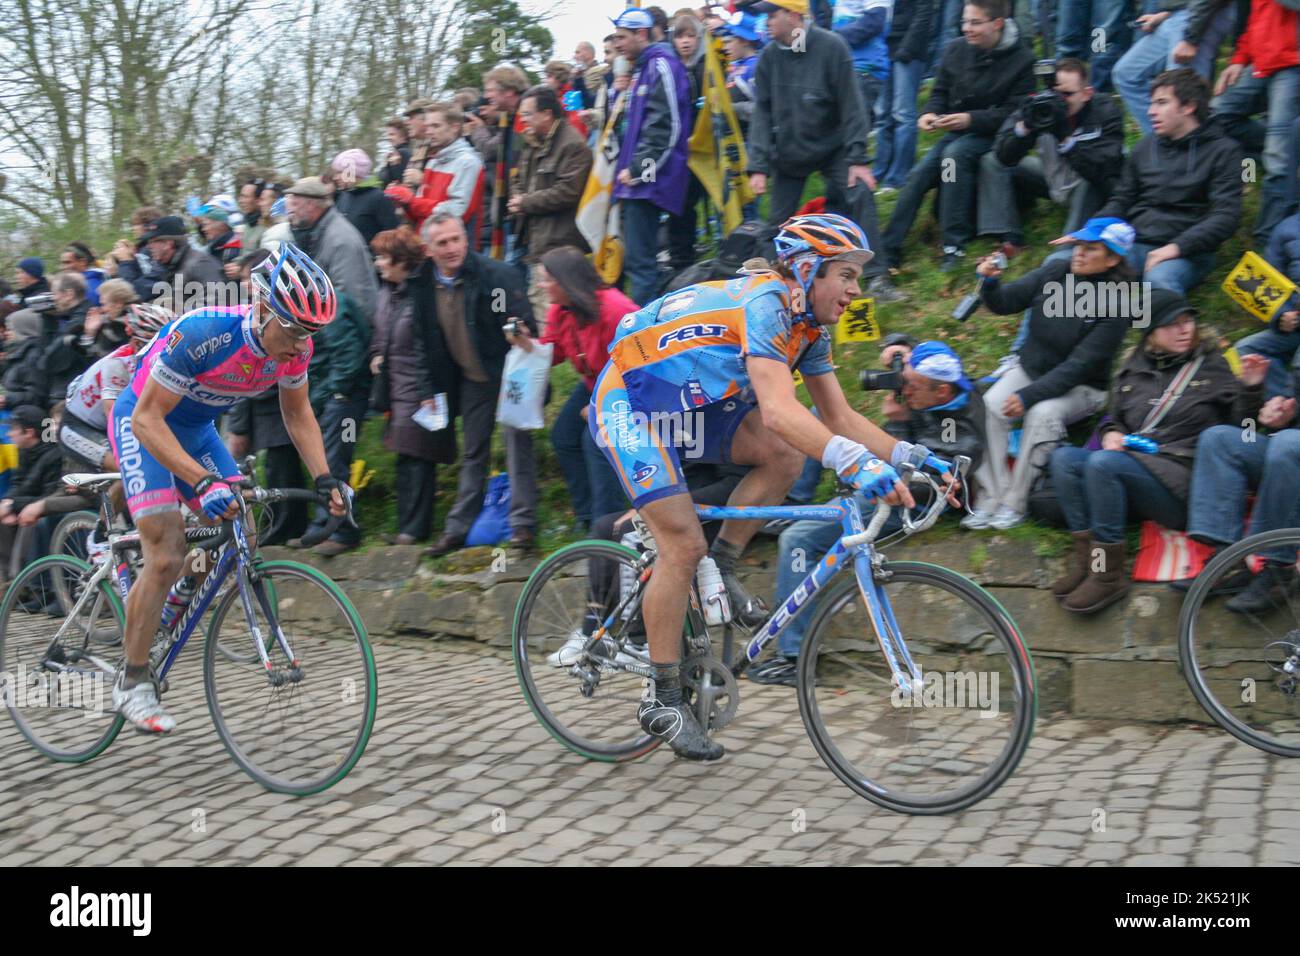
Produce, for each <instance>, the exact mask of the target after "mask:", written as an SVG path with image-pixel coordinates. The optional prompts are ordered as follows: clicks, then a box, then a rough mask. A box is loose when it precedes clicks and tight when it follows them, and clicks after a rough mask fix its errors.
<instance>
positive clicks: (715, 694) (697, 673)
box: [681, 654, 740, 732]
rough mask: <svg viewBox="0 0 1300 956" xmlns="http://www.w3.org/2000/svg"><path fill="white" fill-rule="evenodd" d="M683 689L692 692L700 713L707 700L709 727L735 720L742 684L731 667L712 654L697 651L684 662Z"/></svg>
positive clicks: (723, 724) (682, 664)
mask: <svg viewBox="0 0 1300 956" xmlns="http://www.w3.org/2000/svg"><path fill="white" fill-rule="evenodd" d="M681 675H682V692H683V694H684V695H688V700H689V703H690V705H691V707H692V708H693V709H694V710H695V713H696V716H697V717H698V716H699V715H700V712H701V708H700V703H701V701H703V702H704V703H705V705H706V706H707V710H708V715H709V719H708V725H707V728H706V729H707V730H709V731H710V732H712V731H715V730H720V729H721V728H723V727H725V726H727V724H729V723H731V719H732V718H733V717H735V716H736V711H737V709H738V708H739V707H740V685H739V684H737V683H736V678H735V675H733V674H732V673H731V668H730V667H728V666H727V665H726V664H724V663H722V661H720V660H718V659H717V658H716V657H713V656H712V655H708V654H693V655H692V656H690V657H688V658H686V659H685V660H683V661H682V663H681Z"/></svg>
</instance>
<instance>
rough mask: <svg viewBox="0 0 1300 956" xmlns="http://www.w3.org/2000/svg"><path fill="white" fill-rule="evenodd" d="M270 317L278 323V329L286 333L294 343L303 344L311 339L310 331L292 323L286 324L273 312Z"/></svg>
mask: <svg viewBox="0 0 1300 956" xmlns="http://www.w3.org/2000/svg"><path fill="white" fill-rule="evenodd" d="M271 317H272V318H273V319H275V321H277V322H279V323H280V328H282V329H284V330H285V331H286V332H288V333H289V338H291V339H293V340H294V341H295V342H305V341H307V340H308V339H309V338H311V337H312V332H311V330H310V329H304V328H303V327H302V326H301V325H294V324H293V323H292V322H286V321H285V320H284V319H282V318H280V317H279V316H278V315H276V314H275V313H274V312H272V313H271Z"/></svg>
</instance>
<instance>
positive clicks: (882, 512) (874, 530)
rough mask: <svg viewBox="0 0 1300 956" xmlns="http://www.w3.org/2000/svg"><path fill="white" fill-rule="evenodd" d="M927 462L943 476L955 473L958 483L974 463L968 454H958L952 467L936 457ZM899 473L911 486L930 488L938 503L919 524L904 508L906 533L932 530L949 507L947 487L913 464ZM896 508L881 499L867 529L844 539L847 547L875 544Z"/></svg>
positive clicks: (901, 468) (963, 480) (926, 512)
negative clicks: (915, 483) (923, 485)
mask: <svg viewBox="0 0 1300 956" xmlns="http://www.w3.org/2000/svg"><path fill="white" fill-rule="evenodd" d="M925 463H926V465H927V466H930V467H934V468H935V469H936V470H937V471H939V472H941V473H942V474H952V475H953V476H954V479H955V480H956V481H959V482H963V483H964V482H965V480H966V472H967V471H968V470H969V469H970V464H971V460H970V458H968V457H967V456H965V455H958V456H957V457H956V458H954V459H953V463H952V465H951V466H949V465H948V463H947V462H944V461H942V460H941V459H938V458H935V457H934V456H933V455H932V456H930V458H927V459H926V461H925ZM940 466H942V467H940ZM898 472H899V476H900V477H901V478H902V479H903V480H904V481H906V482H908V483H909V484H910V483H912V482H914V481H916V480H918V479H919V480H921V481H922V482H924V483H925V484H927V485H929V487H930V491H931V492H932V493H933V496H934V500H933V501H931V502H930V506H929V508H927V509H926V511H925V514H923V515H922V516H921V517H920V518H918V519H916V520H915V521H914V520H912V515H911V512H910V511H909V510H908V509H907V508H903V532H904V534H909V535H912V534H916V533H917V532H918V531H927V530H929V529H930V528H931V527H933V526H934V523H935V522H936V521H938V520H939V515H941V514H943V510H944V508H945V507H947V504H948V499H947V492H946V490H945V487H944V486H941V485H940V484H939V483H938V482H937V481H935V480H934V479H933V478H931V477H930V476H929V475H927V474H926V473H925V472H923V471H921V470H920V469H919V468H916V467H915V466H913V465H907V464H905V465H903V466H901V467H900V468H899V470H898ZM892 507H893V505H890V504H887V503H886V502H885V500H884V499H883V498H877V499H876V510H875V513H874V514H872V516H871V521H870V522H868V524H867V527H866V530H865V531H862V532H860V533H858V534H852V535H848V536H846V537H845V538H844V546H845V547H846V548H852V547H856V546H857V545H861V544H868V543H870V542H872V541H875V540H876V536H877V535H879V534H880V529H881V528H882V527H883V526H884V524H885V520H886V519H887V518H888V517H889V511H890V509H891V508H892Z"/></svg>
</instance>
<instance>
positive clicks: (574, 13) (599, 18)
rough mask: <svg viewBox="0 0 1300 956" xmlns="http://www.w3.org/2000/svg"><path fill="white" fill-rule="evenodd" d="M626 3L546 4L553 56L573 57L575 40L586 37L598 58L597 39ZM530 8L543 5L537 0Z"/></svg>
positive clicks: (574, 0)
mask: <svg viewBox="0 0 1300 956" xmlns="http://www.w3.org/2000/svg"><path fill="white" fill-rule="evenodd" d="M629 5H630V4H627V3H624V2H622V0H555V2H554V4H547V5H546V6H549V7H550V8H551V9H553V10H554V11H555V16H554V18H553V19H550V20H547V21H546V27H547V29H549V30H550V31H551V33H552V34H553V35H554V36H555V56H556V58H557V59H561V60H571V59H573V48H574V47H575V46H577V44H578V41H579V40H586V41H588V42H589V43H591V45H592V46H594V47H595V48H596V58H597V59H600V58H601V56H602V53H601V45H600V41H601V40H603V39H604V38H605V36H606V35H607V34H610V33H612V32H614V25H613V24H612V23H610V22H609V21H610V18H612V17H616V16H618V14H619V13H620V12H621V11H622V10H623V9H624V8H625V7H627V6H629ZM649 5H651V4H647V6H649ZM660 5H661V6H662V5H663V4H662V3H661V4H660ZM678 6H683V4H678ZM534 9H544V8H543V6H542V4H540V3H537V4H536V5H535V6H534ZM665 9H667V7H665ZM673 9H676V7H674V8H673ZM669 12H670V13H671V12H672V11H671V10H670V11H669Z"/></svg>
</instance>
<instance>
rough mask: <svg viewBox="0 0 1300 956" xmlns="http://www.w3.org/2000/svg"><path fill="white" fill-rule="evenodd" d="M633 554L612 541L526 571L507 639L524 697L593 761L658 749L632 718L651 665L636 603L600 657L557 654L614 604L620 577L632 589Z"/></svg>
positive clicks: (577, 548)
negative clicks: (559, 659) (561, 658)
mask: <svg viewBox="0 0 1300 956" xmlns="http://www.w3.org/2000/svg"><path fill="white" fill-rule="evenodd" d="M638 557H639V555H638V554H637V552H636V551H634V550H632V549H631V548H628V547H625V546H624V545H621V544H616V543H615V542H613V541H579V542H577V543H576V544H571V545H569V546H568V547H565V548H561V549H560V550H559V551H557V552H555V554H553V555H551V556H550V557H549V558H547V559H546V560H545V561H543V562H542V563H541V564H539V565H538V566H537V568H536V570H534V571H533V573H532V574H531V575H530V576H529V578H528V582H527V583H526V584H525V585H524V590H523V593H521V594H520V596H519V604H518V605H517V606H516V608H515V619H514V628H513V634H512V641H511V643H512V645H513V649H514V658H515V673H516V675H517V676H518V677H519V687H520V689H521V690H522V691H523V694H524V699H525V700H526V701H528V706H529V707H530V708H532V711H533V713H534V714H535V715H536V717H537V719H538V720H540V721H541V722H542V726H544V727H545V728H546V729H547V731H549V732H550V734H551V736H552V737H554V738H555V739H556V740H558V741H559V742H560V743H562V744H564V746H566V747H568V748H569V749H570V750H572V751H573V752H574V753H577V754H581V755H582V756H584V757H587V758H588V759H590V760H605V761H620V762H621V761H625V760H635V759H636V758H638V757H643V756H645V755H646V754H648V753H649V752H650V751H651V750H654V749H655V747H657V746H659V741H658V740H657V739H656V738H654V737H651V736H650V735H649V734H646V733H644V732H642V730H641V727H640V725H639V724H638V723H637V720H636V709H637V705H638V704H639V703H640V701H641V695H642V693H643V692H644V688H645V680H646V673H648V667H649V661H648V658H647V657H646V656H645V652H644V650H642V649H641V643H642V642H644V640H645V639H644V636H643V635H644V633H645V629H644V626H643V624H642V622H641V613H640V606H639V602H637V603H636V606H635V613H633V614H631V615H630V616H629V618H628V619H627V620H619V621H617V622H616V623H615V625H614V627H613V628H611V630H610V634H609V637H608V638H607V640H608V641H609V642H610V643H609V644H607V645H605V652H604V653H603V654H597V655H592V654H588V655H585V656H582V657H581V658H580V659H579V658H576V657H575V658H574V659H570V658H569V657H568V656H566V657H565V658H564V662H563V663H558V662H557V660H556V657H555V655H557V654H559V653H560V650H561V648H563V647H565V645H566V644H568V643H569V642H570V641H571V640H573V639H575V638H581V637H582V636H583V635H584V634H585V635H586V636H588V637H589V636H590V635H591V634H592V633H594V627H595V624H596V621H597V618H599V619H601V620H603V619H604V618H605V617H607V616H608V615H609V614H610V613H612V612H613V611H614V609H615V608H617V607H618V604H619V601H620V600H621V596H622V594H623V593H624V592H623V590H622V589H621V588H620V581H622V582H623V584H622V588H627V587H628V586H629V579H630V578H631V577H632V576H633V575H634V574H635V569H634V565H635V564H636V562H637V559H638ZM631 586H633V587H637V586H638V585H636V584H635V583H632V585H631ZM685 630H686V631H688V632H689V631H690V623H689V620H688V622H687V624H686V628H685ZM634 637H635V638H638V639H639V640H633V638H634ZM687 653H689V652H688V651H684V656H685V654H687ZM629 664H630V665H631V666H633V667H636V668H638V669H640V670H641V671H642V672H641V673H637V672H636V671H634V670H628V669H627V667H628V665H629Z"/></svg>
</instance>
